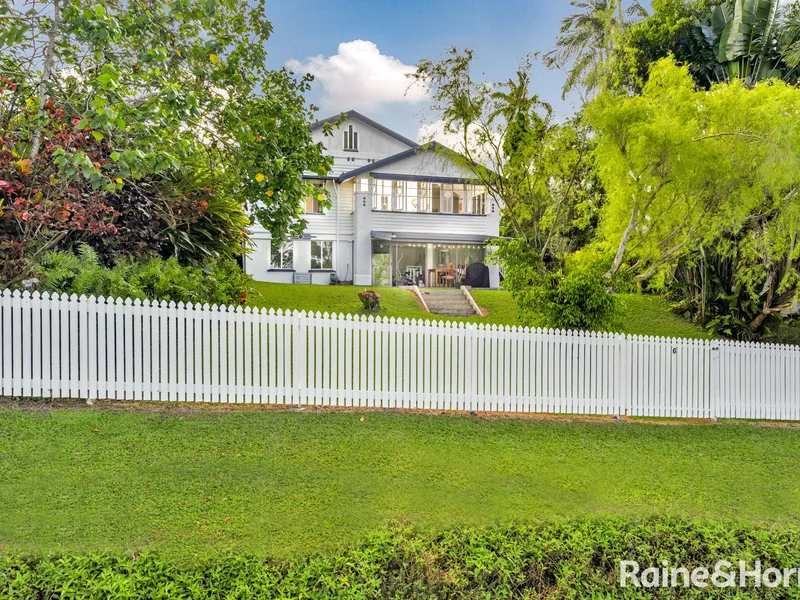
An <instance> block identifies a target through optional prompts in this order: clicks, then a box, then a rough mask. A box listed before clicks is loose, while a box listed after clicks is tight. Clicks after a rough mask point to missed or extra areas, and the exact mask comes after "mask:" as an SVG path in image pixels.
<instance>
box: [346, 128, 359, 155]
mask: <svg viewBox="0 0 800 600" xmlns="http://www.w3.org/2000/svg"><path fill="white" fill-rule="evenodd" d="M343 133H344V149H345V150H348V151H350V152H358V132H357V131H353V126H352V125H348V126H347V129H345V130H344V132H343Z"/></svg>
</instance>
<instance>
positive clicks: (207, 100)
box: [0, 0, 331, 254]
mask: <svg viewBox="0 0 800 600" xmlns="http://www.w3.org/2000/svg"><path fill="white" fill-rule="evenodd" d="M264 15H265V6H264V1H263V0H256V1H255V2H254V3H251V4H242V3H241V2H239V1H237V0H209V1H206V0H186V1H181V2H171V1H169V0H154V1H148V2H143V1H141V0H134V1H131V2H128V1H124V0H110V1H107V2H102V3H95V2H88V1H87V0H44V1H43V2H39V1H38V0H37V1H36V2H34V1H33V0H22V1H20V2H10V3H9V2H0V49H1V50H2V54H0V72H1V73H2V76H3V79H2V80H0V95H1V97H2V101H0V131H2V132H4V133H5V134H7V137H8V138H12V139H13V140H14V143H13V145H9V144H4V146H3V147H2V148H0V150H1V151H7V152H9V153H10V154H11V155H12V156H11V158H12V159H13V161H12V162H13V163H16V164H19V165H20V169H22V170H23V171H25V172H26V173H27V172H29V174H30V175H31V177H33V178H37V177H38V176H39V175H40V173H42V172H44V171H47V170H53V168H54V165H55V167H57V168H56V169H55V173H52V183H50V186H51V187H52V188H54V194H53V196H54V197H55V196H56V195H57V194H55V192H56V191H60V192H62V193H63V194H62V195H66V194H68V193H69V192H70V190H71V188H73V187H74V186H78V187H80V188H83V189H87V190H90V191H91V194H93V195H101V196H102V198H103V200H105V199H106V197H105V196H103V194H112V195H113V194H117V193H119V192H120V191H124V189H125V188H126V187H130V186H134V187H135V186H138V185H139V183H140V182H146V183H147V185H149V186H165V185H166V184H167V182H172V183H176V182H177V183H178V184H179V185H178V195H179V196H186V195H187V194H188V193H189V192H190V191H191V190H192V189H194V186H200V189H199V190H196V189H195V191H197V192H198V193H200V194H205V190H203V189H202V188H203V187H208V188H210V190H211V194H212V195H213V196H214V197H215V198H217V199H220V200H221V201H223V202H226V203H227V202H231V203H233V204H234V205H236V206H240V207H246V209H247V210H248V212H249V213H250V215H251V216H252V217H253V218H254V219H256V220H258V221H259V222H261V223H262V224H263V225H264V226H265V227H266V228H268V229H269V230H270V231H271V232H272V234H273V236H275V237H279V238H280V237H283V236H284V235H285V234H286V233H287V231H289V230H291V232H292V233H299V232H300V231H302V228H303V226H304V221H303V220H302V213H301V207H302V199H303V198H304V197H305V196H307V195H309V194H310V193H311V192H312V191H313V188H312V186H311V185H310V184H309V183H307V182H306V181H305V180H304V179H303V173H304V172H314V173H317V174H320V175H323V174H325V173H326V172H327V171H328V168H329V166H330V164H331V159H330V158H329V157H326V156H325V155H324V154H323V152H322V149H321V147H320V146H319V145H318V144H316V143H314V141H313V139H312V136H311V131H310V129H309V127H308V123H309V121H310V120H311V119H312V117H313V114H314V107H309V106H308V105H307V104H306V101H305V97H304V94H305V92H306V91H307V90H308V89H309V85H310V81H311V78H310V77H309V76H306V77H303V78H299V79H298V78H295V77H294V75H293V74H292V73H291V72H289V71H288V70H286V69H279V70H271V69H269V68H268V67H267V60H266V50H265V46H266V41H267V40H268V38H269V36H270V34H271V32H272V25H271V23H270V22H269V21H268V20H266V18H265V16H264ZM59 111H60V112H59ZM65 121H66V122H67V123H69V126H70V128H71V129H70V130H69V134H70V135H72V136H73V139H72V141H70V142H69V143H62V144H58V145H57V147H54V148H52V151H51V152H50V153H48V150H47V147H46V144H47V143H48V140H52V139H53V138H55V137H57V136H59V135H62V134H63V123H64V122H65ZM76 140H81V141H82V142H83V141H86V140H88V141H89V142H90V143H91V142H105V143H106V144H107V145H108V149H110V150H111V151H110V152H108V153H107V155H103V156H100V157H96V158H92V157H91V156H89V150H88V149H87V148H84V147H82V146H81V145H80V144H78V143H77V141H76ZM73 142H75V143H73ZM48 181H50V177H48ZM145 188H146V186H144V188H143V190H142V191H144V192H145V193H147V194H149V190H147V189H145ZM173 191H174V190H168V191H167V193H166V194H165V195H166V196H172V194H173ZM326 201H327V199H326V198H323V203H324V202H326ZM219 214H220V215H222V217H221V220H223V221H224V220H225V219H226V218H234V217H233V216H232V213H231V212H230V211H228V210H227V209H226V210H222V211H221V212H220V213H219ZM235 218H237V219H238V217H235ZM194 225H197V226H200V225H198V224H197V223H195V224H194ZM204 226H208V223H206V224H205V225H204ZM173 230H174V231H176V232H178V233H174V237H175V239H174V240H173V245H174V246H175V247H178V244H177V238H179V237H183V238H185V234H186V230H185V227H182V226H177V227H175V228H173ZM208 235H209V236H210V237H213V236H214V235H215V233H214V232H213V231H211V229H209V231H208ZM200 254H202V252H200Z"/></svg>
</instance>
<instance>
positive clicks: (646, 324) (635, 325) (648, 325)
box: [618, 294, 713, 340]
mask: <svg viewBox="0 0 800 600" xmlns="http://www.w3.org/2000/svg"><path fill="white" fill-rule="evenodd" d="M618 297H619V299H620V300H621V304H622V318H621V321H622V327H623V331H624V332H625V333H631V334H634V335H656V336H662V337H680V338H693V339H698V340H703V339H711V338H712V337H713V336H712V335H711V334H710V333H709V332H708V331H706V330H705V329H702V328H701V327H697V326H696V325H694V324H693V323H691V322H689V321H687V320H686V319H684V318H683V317H681V316H680V315H677V314H675V313H674V312H672V311H670V309H669V305H668V304H667V302H666V301H665V300H663V299H662V298H659V297H657V296H648V295H643V294H619V296H618Z"/></svg>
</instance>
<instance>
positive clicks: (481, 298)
mask: <svg viewBox="0 0 800 600" xmlns="http://www.w3.org/2000/svg"><path fill="white" fill-rule="evenodd" d="M254 286H255V290H256V293H255V294H253V296H252V297H251V300H250V305H251V306H256V307H262V306H265V307H268V308H275V309H278V308H282V309H284V310H285V309H291V310H305V311H314V312H322V313H324V312H329V313H330V312H336V313H342V314H352V315H360V314H368V313H365V312H364V311H363V310H362V306H361V301H360V300H359V299H358V295H357V294H358V292H359V291H360V290H362V289H364V288H363V287H359V286H333V285H293V284H283V283H264V282H256V283H255V284H254ZM369 289H374V290H375V291H377V292H378V293H379V294H380V296H381V310H380V311H379V312H378V313H374V314H377V315H379V316H382V317H394V318H396V319H398V318H399V319H431V320H437V321H438V320H452V321H465V322H473V323H489V324H493V323H495V324H498V325H516V324H517V323H516V310H515V307H514V300H513V298H511V294H509V293H508V292H504V291H489V290H480V291H475V292H474V294H475V300H476V302H478V304H480V306H482V307H484V308H487V309H489V314H488V315H487V316H485V317H472V318H463V317H462V318H457V317H442V316H439V315H434V314H431V313H428V312H425V309H424V308H422V305H421V304H420V303H419V301H418V300H417V299H416V297H415V296H414V294H413V293H412V292H410V291H409V290H402V289H398V288H391V287H371V288H369ZM369 314H373V313H369Z"/></svg>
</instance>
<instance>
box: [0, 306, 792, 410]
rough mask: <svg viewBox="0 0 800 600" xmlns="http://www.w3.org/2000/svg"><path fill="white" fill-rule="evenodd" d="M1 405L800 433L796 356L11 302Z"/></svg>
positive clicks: (763, 349)
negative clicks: (749, 424)
mask: <svg viewBox="0 0 800 600" xmlns="http://www.w3.org/2000/svg"><path fill="white" fill-rule="evenodd" d="M0 328H2V331H0V333H2V345H0V395H2V396H28V397H53V398H108V399H119V400H121V399H125V400H162V401H163V400H168V401H180V402H225V403H271V404H300V405H304V404H313V405H319V406H362V407H385V408H419V409H441V410H475V411H506V412H539V413H572V414H599V415H636V416H661V417H696V418H709V417H711V418H714V417H724V418H745V419H782V420H800V347H795V346H778V345H774V344H747V343H736V342H720V341H705V340H704V341H696V340H681V339H664V338H649V337H640V336H627V337H624V336H622V335H614V334H586V333H581V332H570V331H543V330H540V329H536V330H529V329H526V328H518V327H498V326H496V325H492V326H490V327H489V326H484V325H474V324H465V323H463V322H458V323H454V322H450V321H448V322H440V321H415V320H412V321H409V320H407V319H405V320H402V321H401V320H395V319H379V318H378V319H376V318H364V317H359V316H352V315H347V316H342V315H327V314H325V315H321V314H316V315H306V314H305V313H297V312H294V313H288V312H287V313H283V312H281V311H277V312H276V311H274V310H269V311H266V310H251V309H250V308H244V309H242V308H241V307H216V306H213V307H209V306H207V305H204V306H192V305H191V304H190V305H188V306H184V305H183V304H182V303H181V304H178V305H176V304H175V303H174V302H170V303H169V304H166V303H150V302H148V301H144V302H142V301H139V300H135V301H132V300H130V299H127V300H124V301H123V300H119V299H109V300H106V299H103V298H94V297H89V298H86V297H80V298H78V297H76V296H71V297H69V298H67V297H66V296H63V297H59V296H58V295H54V296H52V297H51V296H49V295H48V294H42V295H39V294H38V293H34V294H33V295H31V294H28V293H27V292H25V293H20V292H18V291H17V292H13V293H11V292H9V291H8V290H6V291H3V292H2V293H0Z"/></svg>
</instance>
